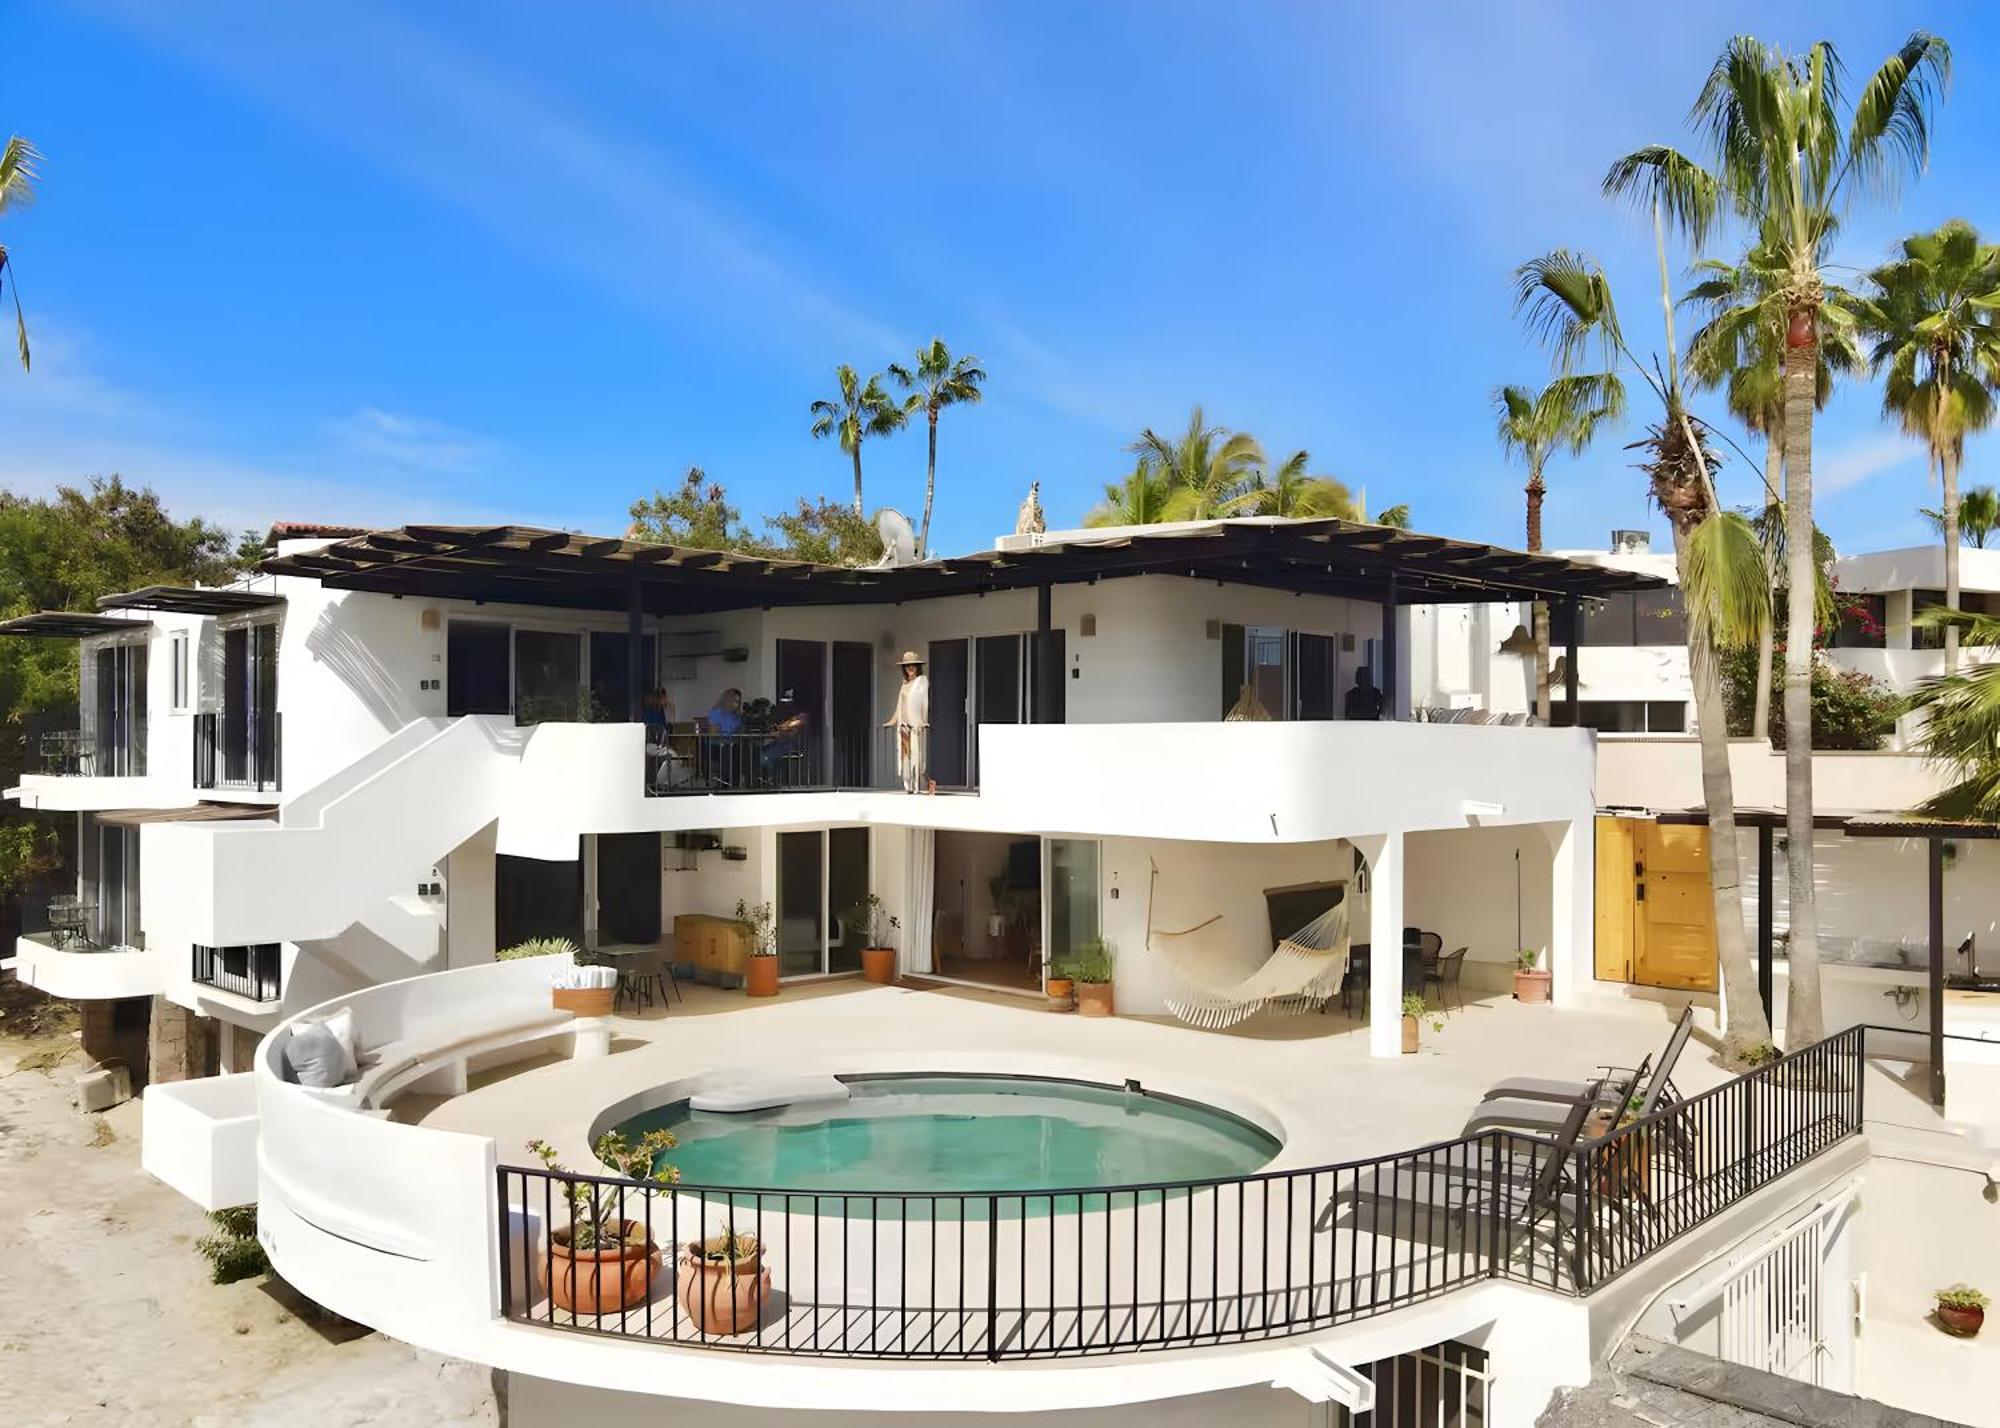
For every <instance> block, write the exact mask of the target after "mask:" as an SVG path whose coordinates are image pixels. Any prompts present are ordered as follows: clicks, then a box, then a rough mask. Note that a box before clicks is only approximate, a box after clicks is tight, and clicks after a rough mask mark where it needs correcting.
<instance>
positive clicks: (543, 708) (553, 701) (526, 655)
mask: <svg viewBox="0 0 2000 1428" xmlns="http://www.w3.org/2000/svg"><path fill="white" fill-rule="evenodd" d="M582 712H583V635H582V632H581V631H576V630H563V631H551V630H520V629H517V630H515V631H514V721H515V722H516V723H517V724H542V723H549V722H560V723H574V722H576V721H577V719H578V717H579V716H580V715H581V714H582Z"/></svg>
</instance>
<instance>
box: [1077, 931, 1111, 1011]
mask: <svg viewBox="0 0 2000 1428" xmlns="http://www.w3.org/2000/svg"><path fill="white" fill-rule="evenodd" d="M1114 957H1115V953H1114V952H1113V950H1112V946H1111V944H1110V943H1109V942H1106V941H1105V940H1104V939H1103V938H1102V937H1093V938H1091V939H1090V940H1089V941H1088V942H1084V943H1082V944H1080V945H1079V946H1078V947H1077V949H1076V951H1075V952H1073V953H1071V954H1070V959H1069V966H1068V970H1069V975H1070V979H1071V980H1072V981H1074V982H1075V983H1076V1009H1077V1010H1078V1011H1079V1012H1081V1013H1083V1015H1085V1016H1110V1015H1111V1014H1112V1013H1113V1012H1114V1011H1115V1010H1116V1009H1117V1008H1116V1007H1115V1005H1114V1004H1113V1002H1112V998H1111V964H1112V962H1113V960H1114Z"/></svg>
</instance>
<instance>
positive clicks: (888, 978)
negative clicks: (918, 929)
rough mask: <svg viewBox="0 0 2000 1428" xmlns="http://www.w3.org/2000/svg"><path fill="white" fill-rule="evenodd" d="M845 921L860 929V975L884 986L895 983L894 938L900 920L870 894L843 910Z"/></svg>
mask: <svg viewBox="0 0 2000 1428" xmlns="http://www.w3.org/2000/svg"><path fill="white" fill-rule="evenodd" d="M847 920H848V921H849V922H850V923H852V924H853V925H854V926H856V927H858V928H860V929H861V975H862V976H864V977H866V978H867V979H868V980H869V981H871V982H880V983H881V984H882V985H883V986H885V987H886V986H888V985H889V984H890V983H892V982H894V981H895V980H896V948H895V934H896V932H897V931H898V930H899V929H900V928H901V927H902V925H903V920H902V919H901V918H899V917H897V916H896V915H895V914H894V913H892V912H890V911H889V905H888V904H887V903H885V902H883V901H882V899H881V898H879V897H877V896H876V895H875V894H874V893H870V894H868V896H867V897H865V898H863V899H862V900H861V901H860V902H857V903H856V904H854V906H853V907H851V908H849V909H848V910H847Z"/></svg>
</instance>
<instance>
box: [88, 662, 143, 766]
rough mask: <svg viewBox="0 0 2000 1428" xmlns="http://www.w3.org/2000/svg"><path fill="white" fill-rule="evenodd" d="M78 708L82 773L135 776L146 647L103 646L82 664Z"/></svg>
mask: <svg viewBox="0 0 2000 1428" xmlns="http://www.w3.org/2000/svg"><path fill="white" fill-rule="evenodd" d="M88 669H89V673H90V683H91V688H90V697H89V698H88V699H87V700H86V701H85V703H84V705H83V709H84V715H85V719H86V720H87V726H86V728H85V730H84V739H83V744H84V747H85V748H86V749H88V750H89V751H90V752H89V757H90V760H91V763H90V767H89V769H88V772H90V773H93V774H95V775H97V776H98V777H99V778H128V777H129V778H139V777H142V776H143V775H144V774H145V772H146V647H145V646H144V645H141V644H122V645H107V646H105V647H104V648H101V649H99V650H97V651H95V652H94V654H93V656H92V658H91V662H90V664H89V666H88Z"/></svg>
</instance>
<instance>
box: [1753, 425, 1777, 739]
mask: <svg viewBox="0 0 2000 1428" xmlns="http://www.w3.org/2000/svg"><path fill="white" fill-rule="evenodd" d="M1784 469H1785V445H1784V428H1783V425H1782V423H1780V424H1777V425H1776V428H1775V429H1769V428H1767V429H1766V431H1765V433H1764V502H1765V507H1766V509H1769V507H1770V505H1771V504H1772V503H1774V502H1776V501H1778V500H1780V499H1781V497H1780V496H1779V490H1780V486H1779V482H1781V481H1782V480H1783V479H1784ZM1777 624H1778V622H1777V621H1776V620H1766V621H1765V622H1764V628H1763V629H1761V630H1759V631H1758V632H1757V702H1756V704H1755V706H1754V707H1753V709H1752V711H1751V714H1750V737H1751V738H1753V739H1768V738H1770V737H1771V664H1772V661H1773V660H1774V659H1775V658H1776V654H1777V649H1776V646H1777Z"/></svg>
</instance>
